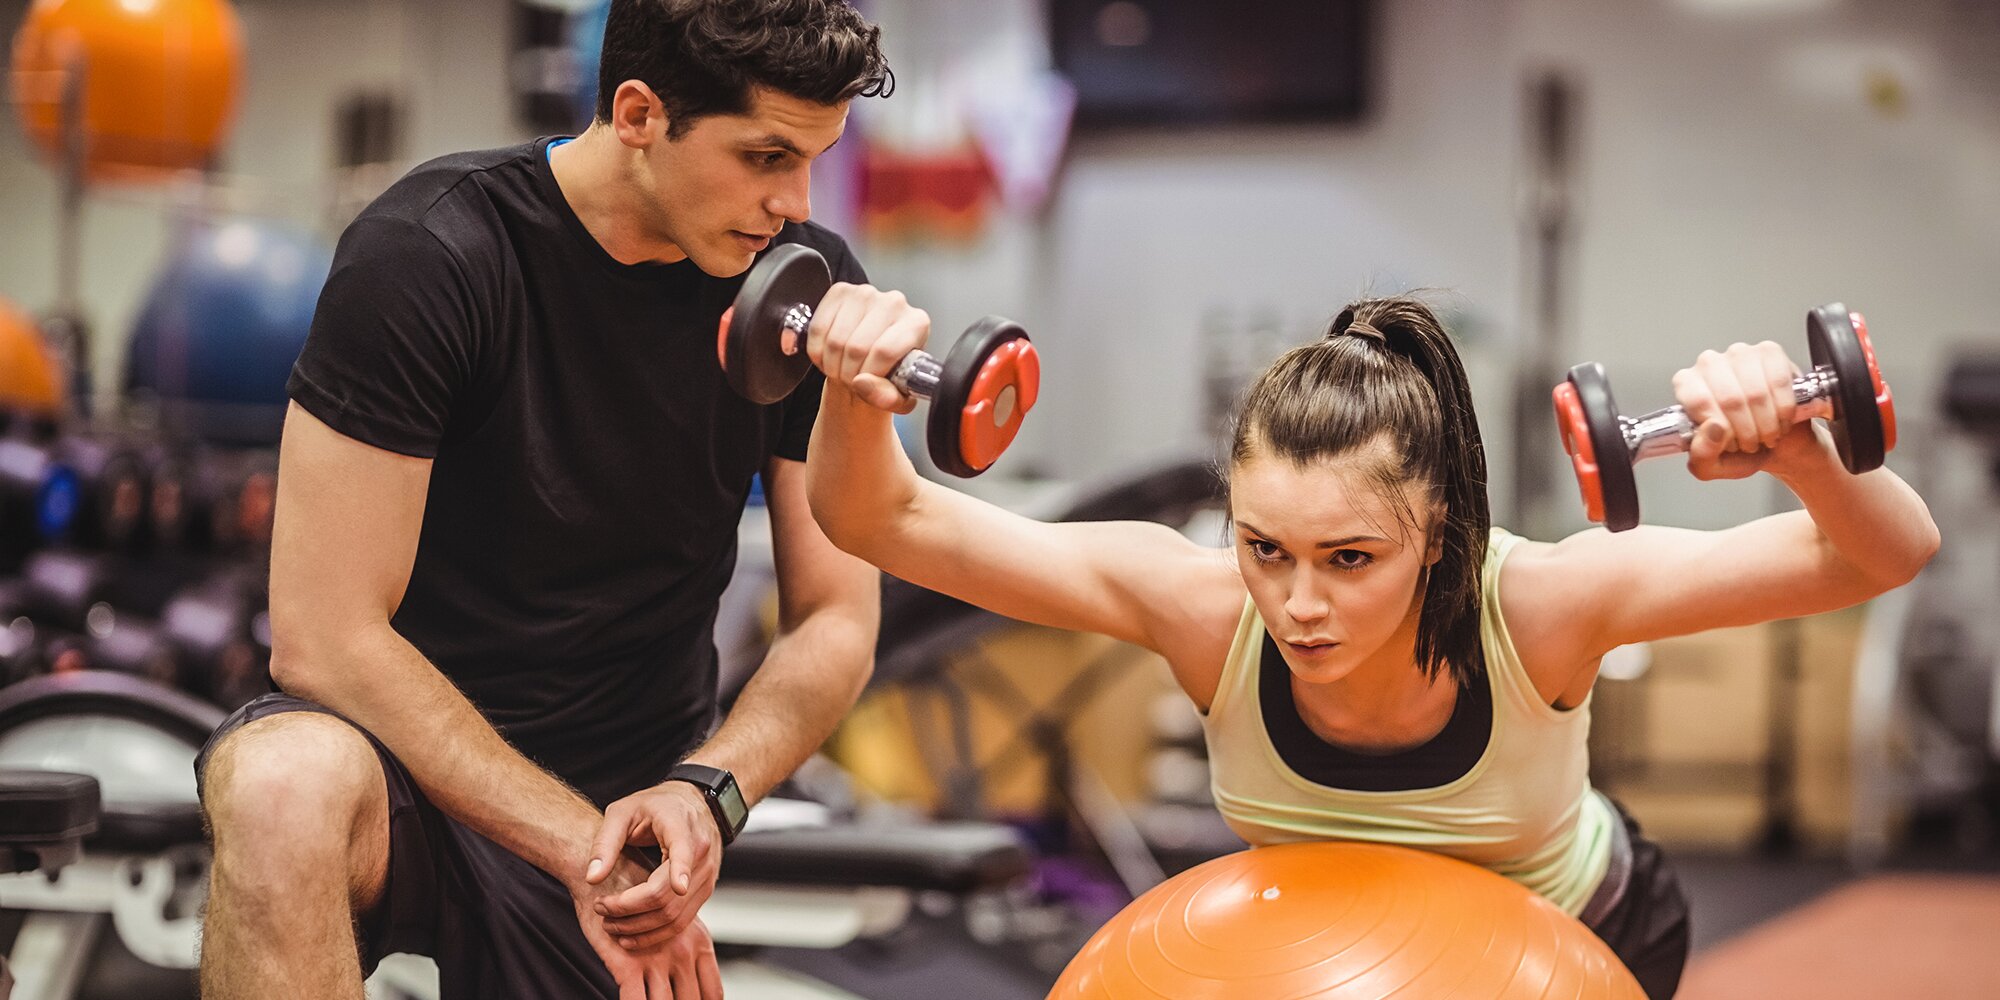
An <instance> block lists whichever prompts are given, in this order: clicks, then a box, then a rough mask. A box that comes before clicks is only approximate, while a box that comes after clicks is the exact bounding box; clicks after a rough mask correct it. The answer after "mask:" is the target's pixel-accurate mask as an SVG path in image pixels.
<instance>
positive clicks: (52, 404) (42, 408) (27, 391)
mask: <svg viewBox="0 0 2000 1000" xmlns="http://www.w3.org/2000/svg"><path fill="white" fill-rule="evenodd" d="M62 404H63V380H62V369H61V367H60V366H59V365H57V363H56V358H55V353H54V352H53V351H51V350H50V349H49V346H48V343H47V342H46V341H44V340H42V334H41V331H40V330H39V329H38V328H37V327H36V326H35V321H34V320H33V319H30V318H29V317H28V314H27V313H25V312H22V311H21V310H20V309H19V308H16V307H15V306H14V304H13V303H11V302H8V301H7V300H6V299H0V411H4V412H17V413H32V414H34V415H36V416H39V417H55V416H57V415H58V414H59V413H60V412H61V410H62Z"/></svg>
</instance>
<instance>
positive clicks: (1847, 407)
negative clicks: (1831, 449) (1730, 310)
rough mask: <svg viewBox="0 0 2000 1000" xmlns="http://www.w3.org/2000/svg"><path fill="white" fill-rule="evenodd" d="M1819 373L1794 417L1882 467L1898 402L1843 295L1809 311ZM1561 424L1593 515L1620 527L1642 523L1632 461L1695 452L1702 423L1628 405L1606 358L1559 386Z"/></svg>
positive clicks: (1865, 466)
mask: <svg viewBox="0 0 2000 1000" xmlns="http://www.w3.org/2000/svg"><path fill="white" fill-rule="evenodd" d="M1806 345H1807V348H1808V350H1810V351H1811V354H1812V362H1813V367H1812V370H1810V371H1808V372H1806V373H1805V374H1803V375H1801V376H1799V377H1798V378H1796V379H1794V380H1793V381H1792V398H1793V399H1795V400H1797V402H1798V409H1797V410H1796V411H1795V412H1794V419H1795V420H1797V421H1806V420H1811V419H1814V418H1822V419H1825V420H1826V421H1827V422H1828V429H1829V430H1830V431H1831V432H1832V434H1833V442H1834V446H1835V448H1837V449H1838V450H1839V452H1840V461H1841V464H1842V465H1844V466H1846V468H1847V471H1849V472H1852V473H1855V474H1857V475H1858V474H1860V473H1863V472H1868V471H1870V470H1872V469H1877V468H1880V467H1881V465H1882V459H1883V456H1884V455H1886V454H1887V453H1888V452H1889V451H1891V450H1893V449H1894V448H1895V447H1896V402H1895V397H1894V396H1893V395H1892V394H1891V393H1890V391H1889V386H1888V385H1887V384H1886V383H1884V382H1883V381H1882V372H1881V369H1880V368H1879V367H1878V366H1877V365H1876V363H1875V348H1874V347H1873V346H1872V345H1871V344H1869V342H1868V323H1867V321H1866V320H1864V319H1862V317H1861V314H1860V313H1857V312H1849V311H1848V309H1847V307H1846V306H1844V305H1841V304H1840V303H1838V302H1835V303H1832V304H1830V305H1824V306H1821V307H1819V308H1817V309H1814V310H1812V311H1811V312H1808V313H1806ZM1555 408H1556V428H1557V430H1558V431H1560V432H1561V434H1562V443H1563V450H1564V451H1565V452H1568V453H1569V458H1570V465H1571V466H1572V467H1573V468H1574V470H1575V472H1576V481H1577V486H1578V487H1579V488H1580V489H1581V490H1582V492H1583V505H1584V511H1585V513H1586V515H1587V516H1588V517H1589V518H1590V519H1591V520H1592V521H1598V522H1602V523H1603V524H1604V526H1605V527H1607V528H1609V529H1610V530H1612V531H1624V530H1626V529H1628V528H1631V527H1633V526H1635V525H1637V524H1638V523H1639V488H1638V485H1637V483H1636V481H1635V480H1634V478H1633V476H1632V466H1633V465H1634V464H1635V463H1637V462H1639V461H1640V460H1642V459H1647V458H1653V457H1656V456H1660V455H1677V454H1682V453H1685V452H1686V451H1687V450H1688V449H1689V447H1690V446H1691V445H1692V444H1693V442H1694V435H1695V430H1696V427H1695V424H1694V421H1692V420H1690V419H1688V415H1687V411H1686V410H1685V409H1684V408H1682V407H1679V406H1668V407H1664V408H1662V409H1658V410H1654V411H1653V412H1651V413H1647V414H1645V415H1643V416H1638V417H1628V416H1625V415H1623V414H1621V413H1619V412H1618V404H1617V403H1616V402H1615V401H1613V400H1612V398H1611V382H1610V380H1609V379H1608V378H1606V377H1605V374H1604V366H1603V365H1600V364H1597V363H1596V362H1590V363H1588V364H1581V365H1577V366H1576V367H1575V368H1572V369H1570V371H1569V377H1568V378H1567V379H1566V380H1564V381H1563V382H1562V383H1561V384H1559V385H1557V386H1556V388H1555Z"/></svg>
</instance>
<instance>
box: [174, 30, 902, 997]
mask: <svg viewBox="0 0 2000 1000" xmlns="http://www.w3.org/2000/svg"><path fill="white" fill-rule="evenodd" d="M878 39H879V29H877V28H875V27H874V26H872V25H870V24H868V23H867V22H865V21H864V20H862V19H861V17H860V16H859V15H858V14H856V13H855V12H854V11H853V10H852V9H851V8H849V7H848V6H847V5H846V4H845V3H844V2H842V0H616V2H615V3H614V4H613V7H612V10H611V14H610V18H609V22H608V25H607V28H606V38H605V45H604V52H603V59H602V64H601V67H602V68H601V72H600V79H599V95H598V107H597V120H596V121H595V122H594V123H593V124H592V126H591V127H590V128H589V129H588V130H587V131H586V132H585V133H584V134H583V135H582V136H580V137H578V138H576V139H574V140H571V141H563V140H553V141H551V140H542V141H539V142H536V143H531V144H527V145H523V146H517V147H513V148H509V149H499V150H491V151H486V152H477V153H466V154H460V155H454V156H448V157H444V158H442V159H439V160H436V161H432V162H431V163H428V164H425V165H423V166H421V167H418V168H417V169H416V170H414V171H412V172H411V173H410V174H409V175H408V176H407V177H405V178H404V179H403V180H401V181H399V182H398V183H397V184H396V185H395V186H393V187H392V188H390V189H389V191H388V192H386V193H385V194H384V195H383V196H382V197H381V198H380V199H378V200H377V201H376V202H375V203H374V204H373V205H372V206H370V207H369V208H368V210H367V211H365V212H364V213H362V215H361V216H360V217H359V218H358V219H356V220H355V222H354V224H353V225H352V226H350V227H349V228H348V230H347V232H346V233H345V234H344V235H343V237H342V239H341V242H340V247H339V250H338V253H337V258H336V261H335V265H334V269H333V273H332V275H331V276H330V277H329V279H328V281H327V285H326V288H325V291H324V292H323V293H322V295H321V298H320V304H319V311H318V314H317V316H316V317H315V320H314V324H313V330H312V335H311V338H310V339H309V341H308V342H307V345H306V347H305V350H304V352H303V354H302V355H301V357H300V358H299V361H298V364H297V367H296V369H295V370H294V372H293V376H292V381H291V384H290V392H291V396H292V400H293V403H292V407H291V410H290V412H289V415H288V417H287V422H286V426H285V435H284V442H283V445H282V448H281V452H280V484H281V485H280V489H279V493H278V508H277V526H276V533H275V538H274V541H273V545H272V563H271V620H272V628H273V658H272V676H273V678H274V680H275V681H276V682H277V685H278V687H279V688H281V689H282V692H283V693H281V694H273V695H269V696H266V697H265V698H262V699H259V700H258V701H255V702H253V703H251V704H250V705H248V706H245V707H244V709H242V710H241V711H239V712H238V713H236V715H234V716H232V717H231V719H230V720H229V721H228V722H227V723H225V724H224V726H223V727H222V728H221V729H220V730H218V731H217V734H216V735H215V736H214V737H212V738H211V740H210V743H209V746H208V747H207V748H206V749H205V750H204V751H203V755H202V758H201V760H200V761H199V762H197V765H196V766H197V770H198V772H199V775H200V777H201V779H202V788H203V806H204V809H205V811H206V813H207V816H208V820H209V824H210V828H211V831H212V839H213V844H214V849H215V863H214V870H213V874H212V878H211V890H210V897H209V907H208V913H207V916H206V923H205V926H204V933H203V960H202V963H203V964H202V985H203V992H204V995H205V996H207V997H209V998H210V1000H230V998H238V997H255V998H260V1000H261V998H269V997H353V998H358V997H360V996H362V977H363V976H364V974H365V973H366V971H367V970H370V969H372V968H373V966H374V963H375V962H376V961H377V960H378V959H379V958H380V957H381V956H383V955H385V954H388V953H390V952H396V951H406V952H414V953H419V954H427V955H430V956H433V957H434V958H436V959H437V961H438V964H439V969H440V975H441V977H442V980H443V986H444V992H445V995H446V996H476V997H482V998H506V997H523V998H527V997H537V998H546V997H587V996H605V997H610V996H616V997H618V998H619V1000H663V998H668V997H676V998H679V997H702V998H712V997H717V996H719V995H720V993H721V987H720V984H719V977H718V973H717V970H716V964H715V959H714V954H713V947H712V945H711V943H710V941H709V939H708V936H707V932H706V931H705V930H704V929H703V928H702V926H701V924H700V923H699V921H697V920H696V919H695V914H696V911H697V910H698V908H699V907H700V905H701V904H702V902H704V901H705V900H706V899H707V898H708V895H709V893H710V891H711V890H712V888H713V885H714V880H715V874H716V870H717V867H718V865H719V861H720V855H721V852H722V850H723V849H724V848H723V845H724V844H725V843H726V842H727V840H728V839H729V838H730V837H731V836H733V835H734V833H735V830H736V828H737V827H739V826H740V820H741V815H742V811H743V810H742V807H741V803H742V802H754V801H756V800H757V799H759V798H760V797H762V796H763V795H764V794H766V793H767V792H769V791H770V789H771V788H772V787H773V786H774V785H776V784H777V783H778V782H779V781H780V780H782V779H783V777H784V776H785V775H787V774H788V773H790V772H791V771H792V769H793V768H795V767H796V766H797V765H798V763H799V762H800V761H801V760H803V759H804V758H805V757H806V755H808V754H809V753H811V752H812V750H813V749H814V748H815V747H816V746H818V745H819V743H820V742H821V741H823V740H824V739H825V737H826V736H827V734H828V733H829V732H830V731H831V730H832V728H833V726H834V725H835V723H836V722H837V721H838V719H839V718H840V716H841V715H842V714H843V713H845V712H846V710H847V709H848V708H849V707H851V706H852V704H853V702H854V699H855V698H856V697H857V696H858V694H859V692H860V689H861V687H862V685H863V683H864V682H865V680H866V677H867V674H868V670H869V667H870V658H871V656H872V653H873V649H874V644H875V630H876V626H877V622H878V607H877V578H876V576H875V573H874V571H873V570H872V569H871V568H869V567H867V566H866V565H864V564H862V563H860V562H859V561H857V560H854V559H851V558H850V557H847V556H845V555H844V554H842V553H840V552H838V551H837V550H835V549H834V548H833V547H832V546H831V545H830V544H829V543H828V542H827V541H826V539H825V538H824V536H822V535H821V534H820V532H819V529H818V527H817V526H816V525H815V524H814V523H813V520H812V517H811V514H810V511H809V510H808V508H807V505H806V501H805V491H804V485H803V479H804V464H803V462H804V459H805V456H806V442H807V438H808V435H809V432H810V430H811V426H812V420H813V417H814V414H815V412H816V409H817V405H818V399H819V394H820V386H821V384H822V382H821V380H820V378H819V377H818V376H817V375H815V376H814V377H813V378H812V379H810V380H809V381H808V382H807V383H806V384H805V385H804V386H803V387H801V389H800V390H799V391H797V392H795V393H794V394H793V396H792V397H791V398H789V399H787V400H784V401H782V402H780V403H778V404H774V405H771V406H758V405H755V404H752V403H750V402H748V401H747V400H744V399H742V398H740V397H737V396H735V395H734V394H732V393H731V392H730V391H729V389H728V388H727V385H726V383H725V382H724V379H723V374H722V372H721V370H720V368H719V366H718V364H717V360H716V347H715V336H716V326H717V322H718V320H719V318H720V316H721V313H722V311H723V309H724V308H725V307H726V306H727V305H728V303H729V302H730V300H731V299H732V298H733V296H734V295H735V293H736V290H737V288H738V287H740V285H741V284H742V274H743V272H744V271H745V270H746V269H748V268H749V267H750V265H751V264H752V262H753V261H754V260H755V258H756V255H757V254H758V253H759V252H760V251H762V250H764V249H766V248H767V247H768V246H769V245H771V244H772V243H785V242H798V243H804V244H807V245H809V246H812V247H814V248H816V249H818V250H819V251H820V252H821V253H823V254H824V255H825V256H826V257H827V259H828V261H829V262H830V263H831V265H832V267H833V269H834V276H835V277H836V278H837V279H840V280H842V281H844V282H848V283H851V284H852V285H853V286H857V287H849V286H848V285H843V286H841V288H840V292H839V296H840V300H839V301H840V302H841V303H842V304H843V308H842V309H841V310H840V311H841V312H843V313H844V314H845V315H847V317H848V319H847V320H846V323H861V322H865V323H869V324H878V323H879V324H888V323H896V322H900V323H906V324H907V323H911V322H923V323H927V320H926V319H924V318H923V317H922V314H921V312H920V311H917V310H913V309H910V308H909V307H908V306H907V304H906V303H904V302H903V300H902V298H901V297H900V296H898V295H894V294H890V293H881V292H877V291H875V290H874V289H871V288H867V287H865V286H864V285H863V284H862V283H863V282H865V280H866V279H865V276H864V275H863V274H862V271H861V267H860V265H859V264H858V263H857V262H856V261H855V260H854V258H853V256H852V255H851V254H850V253H849V252H848V251H847V248H846V246H845V244H843V243H842V242H841V240H840V239H839V238H838V237H837V236H834V235H833V234H832V233H830V232H828V231H826V230H825V229H822V228H820V227H817V226H813V225H810V224H807V223H806V218H807V216H808V215H809V214H810V206H809V203H808V171H809V167H810V164H811V162H812V160H813V159H814V158H815V157H817V156H818V155H820V154H821V153H824V152H825V151H826V150H827V148H828V147H830V146H832V145H833V143H834V142H835V141H836V140H837V139H838V138H839V136H840V134H841V131H842V129H843V128H844V126H845V121H846V112H847V104H848V102H849V100H851V99H852V98H854V97H856V96H872V95H876V94H885V93H886V92H887V91H888V89H889V88H890V86H891V85H892V84H893V77H891V76H889V74H888V71H887V67H886V65H885V63H884V61H883V58H882V54H881V51H880V47H879V41H878ZM760 472H761V473H762V474H763V477H764V479H763V481H764V484H765V491H766V494H767V496H768V498H769V504H770V508H771V519H772V532H773V535H774V544H775V546H776V558H777V568H778V585H779V593H780V630H779V635H778V637H777V639H776V640H775V642H774V643H773V645H772V647H771V651H770V654H769V656H768V658H767V659H766V660H765V662H764V664H763V665H762V667H761V669H760V670H759V672H758V674H757V676H756V678H755V679H754V680H753V681H752V682H751V683H750V684H749V686H748V687H747V688H746V689H745V691H744V692H743V694H742V695H741V696H740V698H739V700H738V702H737V704H736V706H735V708H734V710H733V711H732V713H731V715H730V717H729V719H728V720H727V721H726V722H725V723H724V724H723V725H722V726H721V728H720V729H719V730H717V731H715V732H714V734H713V735H712V736H710V735H709V730H710V728H711V726H712V724H713V720H714V715H715V700H716V698H715V683H716V663H715V650H714V645H713V642H712V631H713V625H714V619H715V613H716V602H717V598H718V596H719V595H720V593H721V591H722V589H723V587H724V585H725V584H726V583H727V581H728V579H729V576H730V573H731V569H732V567H733V565H734V560H735V532H736V523H737V520H738V518H739V516H740V515H741V513H742V508H743V504H744V502H745V499H746V497H747V495H748V492H749V488H750V481H751V477H752V475H753V474H756V473H760ZM704 737H706V739H705V740H704ZM690 765H691V766H690ZM739 796H740V799H739ZM600 806H603V807H605V811H604V812H603V813H600V812H599V807H600ZM628 845H634V846H649V845H651V846H657V847H658V848H660V850H661V853H662V854H663V855H664V860H663V862H662V863H661V864H660V865H659V866H658V868H657V869H656V870H650V871H649V865H648V863H647V862H646V861H645V860H644V855H642V854H640V853H638V852H637V851H634V850H630V849H628ZM357 956H358V959H359V960H358V961H357Z"/></svg>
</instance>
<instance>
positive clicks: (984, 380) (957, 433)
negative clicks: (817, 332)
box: [716, 244, 1041, 477]
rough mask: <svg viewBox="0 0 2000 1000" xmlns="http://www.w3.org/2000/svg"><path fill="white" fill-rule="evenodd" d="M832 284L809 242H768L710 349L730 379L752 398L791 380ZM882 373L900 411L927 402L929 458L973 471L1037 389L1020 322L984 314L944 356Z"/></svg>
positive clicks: (981, 467)
mask: <svg viewBox="0 0 2000 1000" xmlns="http://www.w3.org/2000/svg"><path fill="white" fill-rule="evenodd" d="M832 287H833V278H832V275H831V272H829V271H828V269H827V266H826V259H825V258H823V257H821V256H820V255H819V254H818V253H817V252H816V251H814V250H813V249H811V248H810V247H804V246H799V245H797V244H786V245H783V246H778V247H774V248H772V250H771V252H770V253H768V254H766V255H765V256H764V259H763V260H760V261H758V262H757V266H756V267H754V268H751V270H750V275H749V277H748V278H746V279H745V280H744V282H743V288H742V290H741V291H740V292H738V293H737V295H736V301H735V303H734V304H733V305H731V306H730V307H729V309H728V310H727V311H725V312H724V313H723V314H722V323H721V327H720V329H719V330H718V331H717V337H716V355H717V357H718V358H719V359H720V360H721V362H722V369H723V373H724V374H725V375H726V376H727V377H728V379H729V384H730V387H731V388H733V389H735V390H736V391H737V392H738V393H739V394H741V395H742V396H744V397H745V398H747V399H749V400H751V401H752V402H756V403H775V402H777V401H778V400H780V399H783V398H785V397H786V396H787V395H789V394H790V393H791V391H792V390H793V389H795V388H797V387H798V384H799V382H800V381H802V380H803V379H804V378H805V377H806V372H807V371H808V370H809V369H810V368H811V367H812V360H811V358H810V356H809V354H808V351H807V335H808V332H809V328H810V327H811V326H812V321H813V314H814V310H816V309H819V308H820V306H821V302H822V300H823V299H825V298H826V297H827V293H828V291H829V290H830V289H831V288H832ZM836 308H837V305H836ZM830 315H831V314H830ZM917 315H919V316H921V315H922V314H921V313H920V312H919V313H917ZM925 323H926V325H927V324H928V319H927V318H926V319H925ZM862 360H864V359H862V358H843V359H841V360H840V361H839V362H837V363H838V364H852V365H855V366H858V365H859V364H860V363H861V362H862ZM888 381H889V383H890V384H891V385H893V386H895V388H896V390H897V391H898V392H900V393H902V395H903V396H904V397H905V398H906V400H907V402H906V403H905V404H904V405H902V406H899V407H891V408H895V409H898V411H899V412H908V411H909V408H910V407H911V406H913V405H914V404H915V400H916V399H918V398H923V399H928V400H930V401H931V411H930V417H929V418H928V419H927V420H926V421H925V431H926V434H925V436H926V438H927V441H928V444H929V450H930V457H931V461H932V462H933V463H935V464H936V465H937V467H938V468H940V469H942V470H944V471H946V472H949V473H951V474H952V475H955V476H962V477H971V476H976V475H978V474H980V473H982V472H985V471H986V470H987V469H988V468H990V467H992V465H993V463H994V461H995V460H996V459H998V458H999V457H1000V454H1001V453H1002V452H1004V451H1006V450H1007V446H1008V445H1009V444H1011V443H1013V440H1014V435H1015V434H1016V433H1017V432H1019V430H1020V428H1021V418H1022V417H1023V416H1024V415H1026V414H1027V412H1028V410H1029V409H1031V408H1032V407H1033V406H1034V405H1035V397H1036V395H1037V394H1038V392H1039V391H1040V388H1041V361H1040V359H1039V358H1038V357H1037V356H1036V354H1035V348H1034V345H1032V344H1030V343H1029V342H1028V334H1027V333H1026V332H1025V331H1023V330H1022V329H1021V328H1020V327H1019V326H1018V325H1016V324H1014V323H1013V322H1011V321H1009V320H1005V319H1001V318H1000V317H998V316H988V317H986V318H985V319H982V320H980V321H979V322H977V323H974V324H973V325H972V326H971V327H969V328H967V329H966V331H965V332H964V333H962V334H960V335H959V337H958V340H957V342H956V343H954V344H953V345H952V349H951V351H950V353H948V354H947V355H946V356H945V359H944V360H943V361H942V362H940V361H939V360H938V359H937V358H935V357H932V356H931V355H930V354H928V353H926V352H924V351H922V350H911V351H910V352H909V353H908V354H906V355H904V357H903V358H902V360H901V361H900V362H898V363H897V365H896V367H895V368H894V370H893V371H892V372H891V373H890V375H889V379H888ZM863 384H864V385H865V380H864V383H863Z"/></svg>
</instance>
